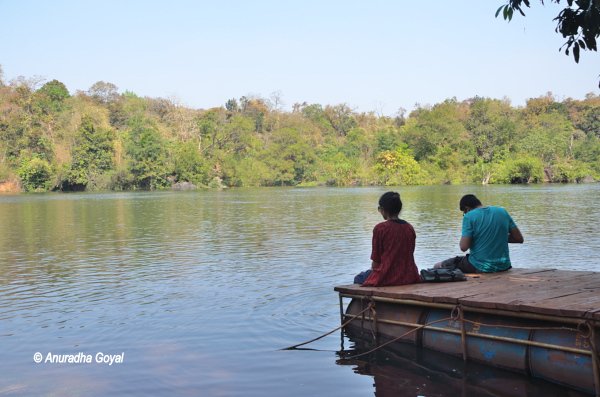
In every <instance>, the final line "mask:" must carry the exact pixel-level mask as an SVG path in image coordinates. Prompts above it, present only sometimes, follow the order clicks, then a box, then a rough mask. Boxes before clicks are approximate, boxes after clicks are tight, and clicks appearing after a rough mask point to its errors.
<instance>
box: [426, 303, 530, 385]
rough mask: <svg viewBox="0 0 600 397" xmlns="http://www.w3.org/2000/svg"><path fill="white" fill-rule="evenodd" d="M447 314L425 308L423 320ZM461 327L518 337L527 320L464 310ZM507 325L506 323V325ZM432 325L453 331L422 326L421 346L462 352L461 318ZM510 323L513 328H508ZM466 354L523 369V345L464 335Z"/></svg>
mask: <svg viewBox="0 0 600 397" xmlns="http://www.w3.org/2000/svg"><path fill="white" fill-rule="evenodd" d="M449 317H450V311H448V310H440V309H433V310H431V311H429V313H428V315H427V317H426V319H425V323H430V322H434V321H439V320H443V319H445V318H449ZM465 320H468V321H465V330H466V332H467V333H472V334H473V333H474V334H479V335H490V336H492V337H504V338H511V339H518V340H524V341H526V340H528V339H529V334H530V331H529V330H528V329H526V328H518V327H525V326H526V325H527V324H528V323H527V322H526V321H524V320H521V319H516V318H505V317H497V316H490V315H485V314H476V313H466V314H465ZM509 326H510V327H509ZM431 327H433V328H445V329H446V330H450V331H454V333H449V332H445V331H436V330H434V329H430V328H428V329H425V331H424V332H423V347H426V348H429V349H432V350H437V351H441V352H444V353H447V354H452V355H455V356H462V352H463V350H462V340H461V334H460V332H461V322H460V321H458V320H457V321H453V320H446V321H442V322H438V323H435V324H433V325H432V326H431ZM512 327H514V328H512ZM466 344H467V357H468V359H470V360H475V361H479V362H482V363H486V364H490V365H493V366H496V367H501V368H506V369H510V370H512V371H517V372H521V373H527V346H526V345H522V344H518V343H514V342H508V341H502V340H493V339H486V338H482V337H477V336H475V335H468V336H467V338H466Z"/></svg>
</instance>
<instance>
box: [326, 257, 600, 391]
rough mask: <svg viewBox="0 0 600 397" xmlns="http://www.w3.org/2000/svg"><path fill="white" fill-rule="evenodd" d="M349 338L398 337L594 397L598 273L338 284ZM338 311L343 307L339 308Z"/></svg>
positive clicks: (598, 387) (598, 380) (598, 376)
mask: <svg viewBox="0 0 600 397" xmlns="http://www.w3.org/2000/svg"><path fill="white" fill-rule="evenodd" d="M335 290H336V291H338V292H339V294H340V305H342V303H343V302H342V300H343V298H352V301H351V302H350V304H349V305H348V307H347V309H346V312H345V314H344V313H343V311H342V317H343V321H349V320H350V319H351V318H352V316H356V315H357V317H356V318H355V319H354V320H352V321H351V322H350V323H349V324H348V326H347V328H346V329H347V331H348V332H349V333H351V334H357V333H365V334H368V335H372V336H373V337H374V338H376V339H377V340H378V342H379V343H380V344H383V343H384V342H389V341H392V340H395V339H397V340H398V341H401V342H408V343H411V344H414V345H417V346H421V347H425V348H428V349H432V350H436V351H441V352H444V353H448V354H452V355H456V356H462V357H463V358H464V359H465V360H467V359H469V360H475V361H479V362H483V363H486V364H489V365H493V366H496V367H500V368H505V369H509V370H513V371H517V372H520V373H525V374H528V375H531V376H533V377H536V378H542V379H545V380H548V381H550V382H555V383H559V384H562V385H565V386H568V387H571V388H575V389H578V390H582V391H585V392H588V393H595V394H596V395H597V396H600V373H599V371H600V367H599V365H598V364H599V362H598V355H599V350H598V346H600V293H599V292H600V273H594V272H575V271H558V270H531V269H530V270H526V269H512V270H510V271H509V272H505V273H496V274H482V275H477V276H475V277H470V278H469V280H468V281H467V282H456V283H439V284H433V283H425V284H414V285H405V286H397V287H380V288H375V287H360V286H358V285H349V286H338V287H336V288H335ZM340 309H341V310H342V306H340Z"/></svg>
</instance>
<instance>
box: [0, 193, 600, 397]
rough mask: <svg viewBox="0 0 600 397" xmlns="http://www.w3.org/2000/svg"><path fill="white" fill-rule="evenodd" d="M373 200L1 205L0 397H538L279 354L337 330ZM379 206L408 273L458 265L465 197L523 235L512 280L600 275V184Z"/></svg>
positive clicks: (470, 380) (161, 197)
mask: <svg viewBox="0 0 600 397" xmlns="http://www.w3.org/2000/svg"><path fill="white" fill-rule="evenodd" d="M387 190H390V189H386V188H263V189H231V190H223V191H199V192H147V193H102V194H84V193H82V194H41V195H37V194H32V195H4V196H0V219H1V220H2V221H1V223H0V374H2V375H1V377H0V396H4V395H6V396H108V395H115V396H116V395H119V396H121V395H126V396H149V395H152V396H348V397H350V396H372V395H374V394H375V393H377V395H386V394H388V393H390V394H391V393H392V392H393V393H395V394H396V395H403V396H415V397H417V396H430V397H431V396H442V397H450V396H455V395H457V394H458V395H463V396H464V395H472V396H477V395H484V394H482V391H481V390H482V389H477V387H480V386H481V385H479V384H478V382H479V383H481V379H482V378H486V377H487V378H486V379H488V381H489V382H492V381H494V379H496V380H497V379H500V378H502V379H504V378H511V379H513V380H515V381H516V382H517V384H518V385H519V386H516V387H521V388H523V389H524V390H525V389H526V393H525V394H522V395H528V396H536V395H539V396H542V395H548V390H554V389H552V388H554V387H555V386H552V385H548V384H546V383H545V382H541V381H529V380H527V379H522V378H520V377H519V376H518V375H514V376H512V375H506V374H505V373H500V372H493V371H492V372H489V370H488V369H485V368H479V367H476V366H474V367H472V368H471V367H468V368H464V367H462V362H456V361H453V360H452V359H447V360H446V358H444V357H437V356H436V357H435V358H434V359H431V358H427V357H421V353H420V352H408V353H407V354H408V356H407V357H402V356H400V357H391V356H389V355H387V354H380V355H376V356H373V357H367V358H365V359H364V360H363V361H356V362H347V361H344V360H341V361H340V360H339V355H340V350H341V349H342V345H343V348H344V349H346V350H351V351H352V350H354V349H357V348H360V346H355V344H354V342H353V341H349V340H348V339H346V338H341V335H340V333H339V332H336V333H333V334H332V335H330V336H328V337H326V338H324V339H322V340H319V341H318V342H315V343H313V344H311V345H309V346H307V347H309V348H312V349H314V350H293V351H281V350H279V349H281V348H283V347H286V346H289V345H293V344H296V343H300V342H303V341H306V340H309V339H312V338H314V337H316V336H318V335H320V334H323V333H325V332H327V331H329V330H332V329H333V328H335V327H337V326H338V325H339V321H340V317H339V307H338V296H337V293H335V292H334V291H333V287H334V286H335V285H338V284H348V283H351V280H352V278H353V276H354V275H355V274H356V273H358V272H360V271H361V270H364V269H366V268H368V266H369V264H370V261H369V255H370V249H371V246H370V245H371V232H372V229H373V226H374V225H375V224H376V223H378V222H380V221H381V218H380V215H379V214H378V212H377V200H378V198H379V196H380V195H381V194H382V193H383V192H385V191H387ZM393 190H397V191H399V192H400V194H401V197H402V200H403V202H404V209H403V211H402V214H401V217H402V218H403V219H405V220H407V221H408V222H410V223H411V224H413V226H414V227H415V230H416V232H417V248H416V253H415V258H416V262H417V264H418V266H419V267H420V268H426V267H430V266H431V265H432V264H433V263H435V262H437V261H439V260H441V259H445V258H447V257H449V256H452V255H457V254H459V253H460V250H459V249H458V240H459V235H460V227H461V220H462V214H461V212H460V211H459V210H458V200H459V199H460V197H461V196H462V195H463V194H466V193H474V194H476V195H477V196H478V197H479V198H480V199H481V201H482V202H483V203H484V204H494V205H501V206H504V207H505V208H507V209H508V211H509V212H510V213H511V215H512V216H513V218H514V220H515V221H516V223H517V225H518V226H519V228H520V229H521V231H522V233H523V235H524V237H525V244H523V245H511V259H512V262H513V266H514V267H526V268H548V267H552V268H559V269H565V270H567V269H568V270H589V269H592V270H596V271H600V262H599V261H598V252H600V205H599V204H598V203H599V201H598V197H600V184H588V185H532V186H424V187H400V188H396V189H393ZM36 353H40V354H39V355H38V356H36V357H35V360H38V361H41V362H40V363H36V362H34V355H35V354H36ZM411 354H412V355H414V354H417V355H419V358H418V359H415V358H414V357H413V358H410V357H412V356H411ZM423 354H424V355H426V354H428V353H423ZM119 357H120V360H119ZM111 360H112V361H111ZM69 361H71V362H69ZM73 361H74V362H73ZM442 362H444V364H445V366H444V368H438V366H441V363H442ZM453 374H454V375H453ZM503 377H504V378H503ZM461 385H462V386H461ZM481 387H483V388H485V383H484V384H483V386H481ZM478 390H479V391H478ZM513 391H514V390H513ZM508 395H510V394H508ZM515 395H516V394H515ZM572 395H576V394H572Z"/></svg>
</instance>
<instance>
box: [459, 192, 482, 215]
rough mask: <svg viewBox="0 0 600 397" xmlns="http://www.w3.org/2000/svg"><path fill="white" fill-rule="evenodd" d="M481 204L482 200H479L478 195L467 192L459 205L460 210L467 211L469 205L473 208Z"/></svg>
mask: <svg viewBox="0 0 600 397" xmlns="http://www.w3.org/2000/svg"><path fill="white" fill-rule="evenodd" d="M480 205H481V201H479V199H478V198H477V197H475V195H474V194H465V195H464V196H463V197H462V198H461V199H460V204H459V205H458V207H459V208H460V210H461V211H462V212H465V210H466V209H467V207H469V208H471V209H473V208H477V207H479V206H480Z"/></svg>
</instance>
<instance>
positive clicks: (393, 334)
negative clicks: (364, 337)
mask: <svg viewBox="0 0 600 397" xmlns="http://www.w3.org/2000/svg"><path fill="white" fill-rule="evenodd" d="M368 304H369V303H368V301H367V300H364V301H362V300H360V299H352V301H351V302H350V304H349V305H348V308H347V309H346V316H349V315H357V314H358V313H360V312H361V311H363V310H364V309H366V308H367V307H368ZM427 310H428V309H427V308H421V307H418V306H402V307H400V306H398V305H397V304H393V303H386V302H377V303H376V305H375V307H374V311H372V310H367V311H366V312H365V313H364V317H363V315H359V316H358V318H356V319H355V320H354V321H352V322H351V323H350V324H349V326H351V328H353V329H354V330H356V329H358V330H363V331H364V332H375V330H377V333H378V334H379V335H381V336H384V337H385V338H388V339H392V338H394V339H395V338H398V337H399V336H401V335H404V334H406V335H405V336H404V337H402V338H400V339H399V341H400V342H406V343H412V344H415V345H420V337H421V330H417V331H413V330H414V329H415V328H416V327H418V326H419V325H420V324H422V321H423V317H424V313H425V312H426V311H427ZM374 318H375V319H376V321H372V320H373V319H374ZM409 331H413V332H409Z"/></svg>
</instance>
